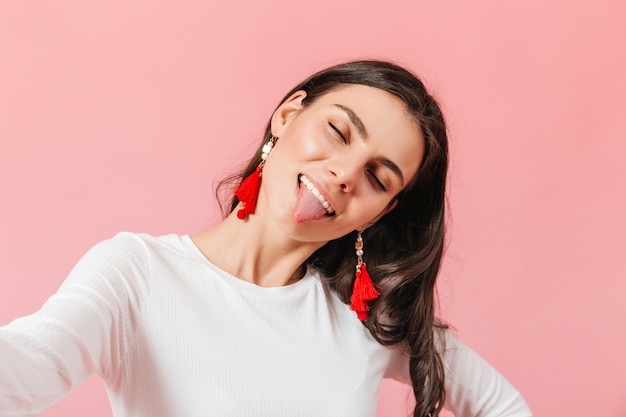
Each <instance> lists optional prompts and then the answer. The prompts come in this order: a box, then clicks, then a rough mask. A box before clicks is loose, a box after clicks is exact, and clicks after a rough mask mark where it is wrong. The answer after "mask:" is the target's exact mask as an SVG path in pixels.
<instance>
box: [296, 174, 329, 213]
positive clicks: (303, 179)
mask: <svg viewBox="0 0 626 417" xmlns="http://www.w3.org/2000/svg"><path fill="white" fill-rule="evenodd" d="M298 179H299V180H300V183H302V185H304V186H305V187H306V188H307V189H308V190H309V191H310V192H311V193H312V194H313V195H314V196H315V198H316V199H317V201H319V203H320V204H321V205H322V207H324V209H325V210H326V213H325V215H326V216H334V215H335V210H333V208H332V206H331V205H330V203H329V202H328V200H326V198H324V195H322V193H320V190H318V189H317V187H316V186H315V185H314V184H313V183H312V182H311V181H310V180H309V179H308V178H307V177H305V176H304V175H300V176H299V177H298Z"/></svg>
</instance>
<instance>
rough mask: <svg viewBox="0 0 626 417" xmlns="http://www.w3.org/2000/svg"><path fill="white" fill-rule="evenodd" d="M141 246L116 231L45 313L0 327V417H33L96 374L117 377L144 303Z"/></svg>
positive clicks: (145, 258) (145, 288) (48, 304)
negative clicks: (116, 374) (115, 234)
mask: <svg viewBox="0 0 626 417" xmlns="http://www.w3.org/2000/svg"><path fill="white" fill-rule="evenodd" d="M148 276H149V259H148V255H147V252H146V250H145V247H144V244H143V242H142V241H141V240H140V239H138V238H137V237H136V236H134V235H132V234H128V233H125V234H119V235H117V236H116V237H115V238H113V239H110V240H107V241H105V242H102V243H100V244H98V245H96V246H95V247H94V248H92V249H91V250H90V251H89V252H88V253H87V254H86V255H85V256H84V257H83V258H82V259H81V260H80V261H79V262H78V264H77V265H76V266H75V267H74V269H73V270H72V272H71V273H70V275H69V276H68V278H67V279H66V281H65V282H64V283H63V285H62V286H61V287H60V288H59V290H58V292H57V293H56V294H55V295H53V296H52V297H51V298H50V299H49V300H48V301H46V303H45V304H44V305H43V306H42V308H41V309H40V310H39V311H38V312H36V313H35V314H33V315H30V316H26V317H22V318H20V319H17V320H15V321H13V322H12V323H10V324H9V325H7V326H4V327H0V415H2V416H3V417H15V416H28V415H36V414H39V413H41V412H43V411H44V410H45V409H47V408H49V407H50V406H52V405H53V404H55V403H56V402H58V401H59V400H60V399H61V398H63V397H64V396H65V395H67V394H68V393H69V392H71V391H72V390H73V389H74V388H76V387H77V386H78V385H79V384H81V383H82V382H84V381H85V380H86V379H88V378H89V376H91V375H92V374H94V373H100V374H101V375H102V376H103V378H105V379H106V378H110V377H112V376H113V375H114V374H115V373H116V372H117V369H118V366H119V365H120V363H121V361H122V359H123V357H124V355H125V353H126V351H127V349H128V347H129V345H130V342H131V340H132V335H133V332H134V329H135V328H136V324H137V321H138V320H140V313H141V308H142V306H143V304H144V303H143V301H144V300H145V299H146V298H147V293H148V285H147V281H146V278H147V277H148Z"/></svg>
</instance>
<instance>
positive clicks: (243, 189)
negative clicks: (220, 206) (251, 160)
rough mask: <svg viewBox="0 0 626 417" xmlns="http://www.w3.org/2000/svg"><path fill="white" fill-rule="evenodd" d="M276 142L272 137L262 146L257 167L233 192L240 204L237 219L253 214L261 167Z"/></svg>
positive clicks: (261, 171) (259, 187) (257, 194)
mask: <svg viewBox="0 0 626 417" xmlns="http://www.w3.org/2000/svg"><path fill="white" fill-rule="evenodd" d="M277 140H278V138H277V137H274V136H272V137H271V138H270V140H268V141H267V143H266V144H265V145H263V149H261V162H260V163H259V166H258V167H256V169H255V170H254V172H253V173H252V174H250V175H248V176H247V177H246V178H245V179H244V180H243V181H242V182H241V184H240V185H239V187H237V189H236V190H235V195H236V196H237V198H238V199H239V201H240V202H241V203H242V206H241V208H240V209H239V210H238V211H237V217H238V218H240V219H241V220H243V219H245V218H246V217H247V216H248V214H254V210H255V209H256V201H257V199H258V198H259V190H260V189H261V177H262V173H263V166H264V165H265V160H266V159H267V157H268V156H269V154H270V152H271V151H272V148H273V147H274V144H275V143H276V141H277Z"/></svg>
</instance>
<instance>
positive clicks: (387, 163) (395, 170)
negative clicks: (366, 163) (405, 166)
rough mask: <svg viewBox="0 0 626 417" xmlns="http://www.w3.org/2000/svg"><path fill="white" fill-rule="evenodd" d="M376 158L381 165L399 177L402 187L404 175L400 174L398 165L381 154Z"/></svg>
mask: <svg viewBox="0 0 626 417" xmlns="http://www.w3.org/2000/svg"><path fill="white" fill-rule="evenodd" d="M376 160H377V161H378V162H379V163H380V164H381V165H384V166H386V167H387V168H389V169H390V170H391V171H393V173H394V174H396V175H397V176H398V178H399V179H400V184H401V187H404V175H402V171H400V168H399V167H398V165H396V164H395V163H394V162H393V161H392V160H390V159H387V158H384V157H382V156H380V157H378V158H376Z"/></svg>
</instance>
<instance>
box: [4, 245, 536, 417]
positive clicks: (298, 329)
mask: <svg viewBox="0 0 626 417" xmlns="http://www.w3.org/2000/svg"><path fill="white" fill-rule="evenodd" d="M446 339H447V340H446V342H447V343H446V345H447V347H446V351H445V352H444V353H443V359H444V363H445V367H446V393H447V401H446V406H447V407H448V408H450V409H451V410H452V411H453V412H454V413H455V415H456V416H458V417H469V416H479V417H492V416H516V417H517V416H519V417H523V416H530V415H531V413H530V411H529V409H528V407H527V406H526V404H525V402H524V400H523V399H522V397H521V396H520V394H519V393H518V392H517V391H516V390H515V389H514V388H513V387H512V386H511V385H510V384H509V383H508V382H507V381H506V380H505V379H504V378H503V377H502V376H501V375H500V374H498V372H497V371H495V370H494V369H493V368H492V367H491V366H490V365H488V364H487V363H486V362H485V361H484V360H482V359H481V358H480V357H479V356H478V355H476V354H475V353H473V352H472V351H471V350H469V349H468V348H467V347H465V346H463V345H462V344H461V343H459V342H458V341H456V340H455V339H454V338H453V337H452V336H451V335H449V334H448V335H447V336H446ZM93 373H98V374H99V375H100V376H101V377H102V379H103V380H104V382H105V385H106V388H107V391H108V395H109V398H110V401H111V406H112V410H113V415H114V416H116V417H173V416H180V417H201V416H202V417H207V416H220V417H222V416H247V417H249V416H267V417H281V416H284V417H288V416H289V417H293V416H317V417H319V416H324V417H333V416H341V417H349V416H354V417H357V416H358V417H367V416H370V417H373V416H375V414H376V401H377V390H378V386H379V384H380V381H381V380H382V378H383V377H393V378H396V379H399V380H403V381H405V382H408V381H409V378H408V362H407V360H406V358H405V357H404V355H403V354H402V353H400V350H399V349H397V348H396V349H394V348H389V347H384V346H381V345H380V344H378V343H377V342H376V341H375V340H374V339H373V338H372V337H371V335H370V334H369V332H368V331H367V329H365V327H364V326H362V325H361V323H360V322H359V320H358V319H357V318H356V315H355V314H354V313H353V312H352V311H350V310H349V308H348V306H346V305H345V304H343V303H342V302H341V301H340V300H339V299H338V297H337V296H336V295H334V294H333V293H332V292H331V291H330V290H329V289H328V288H327V286H326V285H325V284H324V283H323V281H322V280H321V279H320V278H319V276H318V274H317V273H316V271H313V270H309V271H307V273H306V275H305V276H304V277H303V278H302V279H301V280H300V281H298V282H297V283H295V284H292V285H288V286H284V287H275V288H263V287H259V286H256V285H254V284H251V283H249V282H246V281H243V280H240V279H238V278H236V277H234V276H231V275H229V274H228V273H226V272H224V271H223V270H221V269H219V268H218V267H216V266H215V265H213V264H212V263H211V262H210V261H209V260H207V259H206V258H205V257H204V256H203V255H202V253H201V252H200V250H199V249H198V248H197V247H196V246H195V245H194V243H193V242H192V240H191V239H190V237H189V236H176V235H168V236H163V237H152V236H148V235H136V234H131V233H120V234H119V235H117V236H116V237H114V238H113V239H110V240H107V241H104V242H102V243H99V244H98V245H96V246H95V247H94V248H92V249H91V250H90V251H89V252H88V253H87V254H86V255H85V256H84V257H83V258H82V259H81V260H80V261H79V263H78V264H77V265H76V267H75V268H74V269H73V270H72V272H71V273H70V275H69V277H68V278H67V279H66V281H65V282H64V283H63V285H62V286H61V288H60V289H59V291H58V292H57V293H56V294H55V295H53V296H52V297H51V298H50V299H49V300H48V301H47V302H46V303H45V304H44V305H43V307H42V308H41V309H40V310H39V311H38V312H37V313H35V314H33V315H31V316H27V317H23V318H20V319H17V320H15V321H13V322H12V323H10V324H9V325H7V326H4V327H0V416H2V417H17V416H31V415H37V414H39V413H41V412H43V411H44V410H45V409H47V408H49V407H50V406H51V405H53V404H55V403H56V402H58V401H59V400H60V399H61V398H63V397H64V396H65V395H67V394H68V393H69V392H70V391H72V390H73V389H74V388H75V387H76V386H77V385H79V384H80V383H82V382H83V381H85V380H86V379H87V378H89V377H90V376H91V375H92V374H93Z"/></svg>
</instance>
